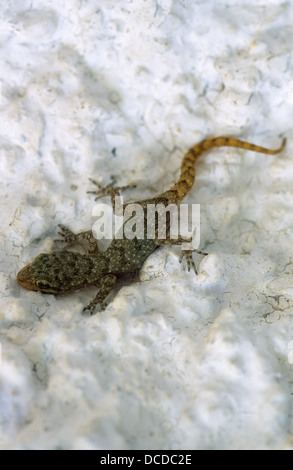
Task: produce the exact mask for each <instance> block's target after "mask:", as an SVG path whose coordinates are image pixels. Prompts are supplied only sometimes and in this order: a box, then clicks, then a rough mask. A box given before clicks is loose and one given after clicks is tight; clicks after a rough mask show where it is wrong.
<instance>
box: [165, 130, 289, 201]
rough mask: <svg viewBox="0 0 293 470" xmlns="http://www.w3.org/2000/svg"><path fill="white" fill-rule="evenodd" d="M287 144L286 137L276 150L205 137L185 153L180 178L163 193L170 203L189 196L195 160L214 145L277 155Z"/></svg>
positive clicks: (235, 140)
mask: <svg viewBox="0 0 293 470" xmlns="http://www.w3.org/2000/svg"><path fill="white" fill-rule="evenodd" d="M285 145H286V138H284V139H283V141H282V144H281V146H280V147H279V148H278V149H276V150H271V149H267V148H265V147H260V146H259V145H254V144H251V143H249V142H245V141H242V140H238V139H234V138H233V137H215V138H212V139H205V140H203V141H202V142H200V143H198V144H196V145H194V147H191V149H190V150H188V152H187V153H186V154H185V155H184V157H183V160H182V164H181V175H180V178H179V180H178V181H177V183H176V184H175V185H174V186H172V188H170V189H169V191H166V193H164V194H162V196H165V195H166V197H167V198H168V200H169V202H170V203H174V204H179V202H180V201H181V200H182V199H183V198H184V197H185V196H187V194H188V193H189V192H190V190H191V188H192V186H193V182H194V179H195V169H194V166H195V162H196V161H197V159H198V158H199V157H200V156H201V155H202V154H203V153H205V152H207V151H208V150H211V149H212V148H214V147H238V148H241V149H245V150H252V151H253V152H259V153H266V154H269V155H275V154H277V153H280V152H282V150H283V149H284V147H285Z"/></svg>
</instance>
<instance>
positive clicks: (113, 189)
mask: <svg viewBox="0 0 293 470" xmlns="http://www.w3.org/2000/svg"><path fill="white" fill-rule="evenodd" d="M89 179H90V181H91V182H92V183H93V184H94V185H95V186H97V187H98V190H96V191H87V193H88V194H95V196H96V197H95V201H97V200H98V199H100V198H101V197H104V196H110V197H111V203H112V207H113V211H114V214H115V197H120V191H123V190H124V189H129V188H135V187H136V185H135V184H133V185H126V186H115V181H113V182H112V183H109V184H108V185H107V186H102V185H101V184H100V183H98V182H97V181H96V180H94V179H92V178H89Z"/></svg>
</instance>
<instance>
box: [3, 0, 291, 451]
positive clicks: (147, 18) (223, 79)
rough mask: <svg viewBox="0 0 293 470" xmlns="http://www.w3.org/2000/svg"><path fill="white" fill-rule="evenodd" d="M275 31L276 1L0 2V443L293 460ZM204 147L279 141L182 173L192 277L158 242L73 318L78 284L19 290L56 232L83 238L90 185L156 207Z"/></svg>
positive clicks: (286, 175) (280, 87)
mask: <svg viewBox="0 0 293 470" xmlns="http://www.w3.org/2000/svg"><path fill="white" fill-rule="evenodd" d="M292 21H293V6H292V5H291V3H290V2H281V1H275V2H262V1H259V0H258V1H250V0H247V1H246V2H239V1H228V2H227V1H222V0H220V1H217V2H214V1H212V0H207V1H202V0H201V1H193V0H185V1H183V0H182V1H179V0H174V1H172V0H166V1H157V2H154V1H151V0H147V1H143V0H136V1H135V2H134V1H119V0H118V1H117V0H115V1H111V0H100V1H99V2H97V1H94V0H89V1H87V2H79V1H75V0H72V1H71V2H70V5H69V3H68V2H62V1H60V0H58V1H57V0H52V1H50V2H47V1H43V0H38V2H34V1H23V0H22V1H21V2H19V1H14V2H5V3H4V4H3V5H0V24H1V28H0V31H1V33H0V38H1V41H0V57H1V64H2V65H1V71H0V78H1V102H0V114H1V131H0V142H1V145H0V168H1V175H2V177H1V185H0V192H1V197H0V201H1V214H2V220H1V233H0V236H1V238H0V257H1V258H0V259H1V269H0V278H1V283H0V289H1V299H0V302H1V303H0V329H1V331H0V333H1V339H0V342H1V364H0V445H1V448H3V449H7V448H8V449H13V448H21V449H29V448H30V449H40V448H47V449H53V448H63V449H67V448H68V449H106V448H116V449H137V448H144V449H150V448H152V449H186V448H191V449H223V448H227V449H288V448H289V449H291V448H292V445H293V444H292V442H293V441H292V393H293V385H292V384H293V374H292V367H293V359H292V351H293V346H292V340H293V330H292V312H293V263H292V257H293V243H292V242H293V216H292V214H293V193H292V187H293V160H292V144H291V141H292V134H293V133H292V125H291V123H292V103H293V87H292V83H293V81H292V76H293V65H292ZM221 134H228V135H233V136H235V137H239V138H243V139H247V140H249V141H251V142H253V143H256V144H260V145H264V146H269V147H277V146H278V145H279V144H280V139H281V137H283V136H284V135H286V137H287V138H288V144H287V148H286V150H285V151H284V152H283V153H282V154H281V155H277V156H266V155H260V154H255V153H251V152H244V151H240V150H237V149H219V150H215V151H213V152H210V153H209V154H208V155H206V156H205V158H202V160H201V161H200V162H199V163H198V166H197V180H196V183H195V186H194V188H193V190H192V192H191V194H190V195H189V197H188V202H190V203H200V204H201V241H202V243H201V247H202V248H203V249H204V250H206V251H208V252H209V253H210V255H209V256H208V257H206V258H205V259H204V260H202V261H201V263H200V265H199V274H198V276H197V277H195V276H194V274H192V273H188V272H187V271H186V268H185V267H184V265H180V264H179V263H178V258H179V254H180V250H179V248H176V247H172V248H167V247H163V248H161V249H160V250H157V251H156V252H155V253H154V254H153V255H152V256H151V257H149V258H148V260H147V261H146V263H145V265H144V266H143V269H142V271H141V273H140V279H139V280H138V281H136V282H134V283H131V284H129V285H125V286H123V287H122V288H121V290H120V291H119V292H117V294H116V297H115V298H114V300H113V302H112V303H111V304H110V306H109V307H108V308H107V310H106V311H104V312H102V313H99V314H97V315H95V316H93V317H91V318H88V317H83V316H82V315H81V314H80V312H81V310H82V308H83V306H84V305H85V304H86V303H87V302H88V300H89V299H90V298H92V297H93V296H94V295H95V293H96V289H95V288H86V289H83V290H81V291H78V292H76V293H73V294H70V295H66V296H65V295H64V296H60V297H54V296H51V295H49V296H45V295H42V294H40V293H36V292H30V291H26V290H24V289H21V288H20V287H19V286H18V285H17V283H16V273H17V272H18V270H19V269H20V268H22V267H23V266H24V265H25V264H26V263H27V262H29V261H31V260H32V259H33V258H34V257H35V256H36V255H37V254H38V253H40V252H46V251H50V250H51V249H52V247H53V239H54V238H56V233H57V224H58V223H64V224H66V225H68V226H69V227H70V228H71V229H72V230H73V231H75V232H78V231H82V230H87V229H89V228H90V227H91V226H92V224H93V223H94V221H95V219H94V217H92V211H93V208H94V205H95V203H94V200H93V197H92V196H90V195H89V194H87V193H86V192H87V191H88V190H89V189H92V188H91V187H90V183H89V180H88V178H89V177H95V178H96V179H97V180H99V181H100V182H101V183H105V184H107V183H109V182H110V181H111V178H112V177H115V178H116V179H117V181H118V183H119V184H121V185H125V184H131V183H137V185H138V187H137V188H136V189H133V190H129V192H127V193H125V199H127V198H129V200H139V199H141V197H142V196H143V197H149V196H152V195H155V194H159V193H160V192H161V191H162V190H164V189H167V188H168V186H170V185H171V184H173V183H174V181H175V180H176V178H177V177H178V174H179V168H180V161H181V158H182V156H183V154H184V152H185V151H186V150H187V149H188V148H189V146H191V145H193V144H194V143H196V142H197V141H199V140H201V139H202V138H204V137H207V136H214V135H221ZM199 261H200V258H199V259H198V262H199Z"/></svg>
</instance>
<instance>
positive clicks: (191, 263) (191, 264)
mask: <svg viewBox="0 0 293 470" xmlns="http://www.w3.org/2000/svg"><path fill="white" fill-rule="evenodd" d="M193 253H198V254H199V255H202V256H207V255H208V253H205V252H204V251H200V250H196V249H192V250H182V251H181V254H180V258H179V262H180V263H181V262H182V260H183V258H186V262H187V269H188V271H190V269H191V267H192V268H193V270H194V272H195V274H197V269H196V266H195V263H194V260H193V256H192V254H193Z"/></svg>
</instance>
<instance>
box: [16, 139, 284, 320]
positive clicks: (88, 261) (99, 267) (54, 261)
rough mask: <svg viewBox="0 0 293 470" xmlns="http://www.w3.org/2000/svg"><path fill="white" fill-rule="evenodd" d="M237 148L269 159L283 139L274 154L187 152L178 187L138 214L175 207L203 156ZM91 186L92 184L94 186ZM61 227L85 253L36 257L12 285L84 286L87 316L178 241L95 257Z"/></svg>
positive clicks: (207, 144) (94, 250) (119, 244)
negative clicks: (89, 294)
mask: <svg viewBox="0 0 293 470" xmlns="http://www.w3.org/2000/svg"><path fill="white" fill-rule="evenodd" d="M222 146H228V147H238V148H241V149H246V150H252V151H254V152H259V153H265V154H270V155H274V154H277V153H279V152H281V151H282V150H283V148H284V146H285V139H284V140H283V142H282V145H281V147H280V148H278V149H276V150H270V149H266V148H264V147H259V146H258V145H254V144H250V143H249V142H244V141H241V140H238V139H235V138H232V137H217V138H212V139H206V140H203V141H202V142H200V143H199V144H196V145H195V146H194V147H192V148H191V149H190V150H189V151H188V152H187V153H186V154H185V156H184V157H183V160H182V165H181V175H180V178H179V180H178V182H177V183H176V184H175V185H174V186H172V187H171V188H170V189H169V190H167V191H165V192H163V193H162V194H161V195H159V196H156V197H154V198H152V199H147V200H144V201H139V202H137V203H136V204H140V205H141V206H142V207H143V209H144V214H145V216H146V207H147V205H148V204H163V205H164V206H167V205H169V204H176V205H178V204H180V202H181V201H182V200H183V199H184V198H185V197H186V196H187V194H188V193H189V192H190V190H191V188H192V186H193V182H194V179H195V169H194V166H195V162H196V161H197V159H198V158H199V157H200V155H202V154H203V153H204V152H206V151H208V150H210V149H212V148H214V147H222ZM96 184H97V183H96ZM94 193H95V194H97V195H98V197H100V196H101V195H110V196H112V203H113V201H114V196H116V195H118V194H119V188H115V187H112V186H111V185H109V186H107V187H106V188H104V189H101V188H100V189H99V190H98V191H96V192H94ZM60 227H61V230H62V232H61V235H62V236H63V241H65V242H67V244H68V245H69V246H71V245H74V244H78V243H81V242H82V241H87V243H88V250H87V251H88V252H87V253H86V254H80V253H76V252H72V251H67V250H62V251H55V252H53V253H49V254H44V253H42V254H40V255H38V256H37V257H36V258H35V259H34V261H33V262H32V263H31V264H28V265H27V266H25V267H24V268H22V269H21V270H20V271H19V273H18V275H17V281H18V282H19V284H20V285H21V286H23V287H25V288H27V289H30V290H33V291H41V292H42V293H44V294H62V293H66V292H70V291H74V290H77V289H80V288H82V287H85V286H88V285H94V286H97V287H99V288H100V289H99V292H98V294H97V296H96V297H95V298H94V299H93V300H92V302H90V304H89V305H88V306H87V307H85V308H84V310H89V311H90V313H93V311H94V310H95V307H96V306H97V305H100V306H101V308H104V306H105V304H104V301H105V299H106V297H107V296H108V294H109V293H110V292H111V290H112V289H113V287H114V285H115V284H116V282H117V280H118V279H119V278H121V277H122V276H124V275H126V274H129V273H132V272H135V271H137V270H138V269H139V268H140V267H141V266H142V264H143V262H144V261H145V259H146V258H147V257H148V256H149V255H150V254H151V253H152V252H153V251H154V250H155V249H156V248H157V247H158V245H160V244H163V243H172V244H174V243H177V244H181V243H182V241H183V240H182V239H178V240H175V241H174V240H170V239H167V240H159V239H156V238H155V239H148V238H147V234H146V231H145V232H144V233H145V236H144V238H143V239H138V238H134V239H132V240H130V239H128V238H125V237H124V238H122V239H116V238H115V239H113V241H112V242H111V244H110V246H109V248H108V249H107V250H105V251H103V252H101V251H99V248H98V245H97V242H96V240H95V238H94V237H93V234H92V232H91V231H88V232H83V233H80V234H77V235H74V234H73V233H72V232H71V231H70V230H69V229H67V228H66V227H64V226H62V225H61V226H60ZM192 251H197V250H191V251H186V252H184V254H185V256H186V258H187V262H188V268H190V265H193V266H194V264H193V261H192Z"/></svg>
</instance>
